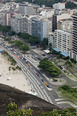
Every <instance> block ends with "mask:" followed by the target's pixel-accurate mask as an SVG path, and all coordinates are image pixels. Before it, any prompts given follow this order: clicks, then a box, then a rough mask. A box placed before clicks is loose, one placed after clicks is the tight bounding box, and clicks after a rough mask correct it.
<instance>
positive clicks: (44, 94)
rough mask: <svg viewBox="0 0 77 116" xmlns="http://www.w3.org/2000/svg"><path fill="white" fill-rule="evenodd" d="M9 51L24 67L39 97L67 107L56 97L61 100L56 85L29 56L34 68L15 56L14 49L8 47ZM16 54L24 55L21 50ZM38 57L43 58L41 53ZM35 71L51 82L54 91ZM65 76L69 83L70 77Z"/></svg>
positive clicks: (32, 52) (27, 77)
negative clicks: (48, 87) (59, 102)
mask: <svg viewBox="0 0 77 116" xmlns="http://www.w3.org/2000/svg"><path fill="white" fill-rule="evenodd" d="M3 46H4V45H3ZM6 49H7V48H6ZM7 51H8V52H9V54H10V55H11V56H12V57H14V59H15V60H16V61H17V63H18V65H19V66H20V67H21V68H22V72H23V73H24V75H25V77H26V79H28V80H29V81H30V84H31V87H32V90H35V91H36V92H37V96H38V97H40V98H42V99H44V100H46V101H48V102H50V103H53V104H54V105H58V106H61V107H64V108H66V104H64V103H62V104H58V101H56V99H58V100H59V96H58V95H57V94H56V92H55V91H54V90H57V87H56V86H55V85H52V84H51V83H50V82H49V81H47V79H45V77H44V76H43V75H42V74H41V72H40V71H39V70H38V69H37V68H36V67H35V66H34V65H33V64H32V63H31V62H30V60H29V58H28V63H29V64H30V65H31V67H32V68H30V67H28V65H27V64H26V63H25V62H24V60H22V59H17V58H16V57H15V55H14V52H13V51H10V50H8V49H7ZM14 51H16V52H18V51H17V50H16V49H14ZM30 52H31V54H33V55H38V54H36V53H35V52H34V51H32V50H30ZM16 55H17V56H18V57H19V58H21V57H22V54H20V52H18V53H17V54H16ZM38 57H40V59H42V58H43V57H42V56H40V55H38ZM35 71H36V72H37V73H38V74H39V76H40V77H42V78H43V81H47V83H48V84H49V86H50V88H52V91H51V92H49V91H48V89H47V87H46V86H45V85H44V82H42V81H41V79H40V78H39V76H37V75H36V72H35ZM64 78H66V80H67V81H68V83H69V79H68V77H65V76H64ZM71 83H72V81H71ZM60 100H61V99H60ZM60 100H59V101H60ZM61 101H62V100H61ZM67 106H68V107H69V106H70V105H69V104H67Z"/></svg>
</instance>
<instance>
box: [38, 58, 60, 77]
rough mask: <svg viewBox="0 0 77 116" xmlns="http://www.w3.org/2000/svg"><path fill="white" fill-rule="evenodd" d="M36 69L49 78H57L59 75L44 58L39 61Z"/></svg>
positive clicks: (56, 69) (58, 71) (55, 68)
mask: <svg viewBox="0 0 77 116" xmlns="http://www.w3.org/2000/svg"><path fill="white" fill-rule="evenodd" d="M38 67H39V68H41V69H43V70H44V71H46V72H47V73H48V74H50V75H51V76H58V75H59V74H60V73H61V71H60V70H59V69H58V68H57V67H56V66H55V65H54V64H53V63H52V62H51V61H48V59H46V58H45V59H43V60H41V61H40V63H39V65H38Z"/></svg>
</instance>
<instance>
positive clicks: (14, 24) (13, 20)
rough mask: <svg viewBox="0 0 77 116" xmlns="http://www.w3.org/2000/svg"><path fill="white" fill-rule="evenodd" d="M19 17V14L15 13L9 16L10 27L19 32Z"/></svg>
mask: <svg viewBox="0 0 77 116" xmlns="http://www.w3.org/2000/svg"><path fill="white" fill-rule="evenodd" d="M20 19H21V15H20V14H17V13H15V14H13V15H12V17H11V27H12V29H13V30H14V31H15V32H16V33H18V32H20V24H21V23H20Z"/></svg>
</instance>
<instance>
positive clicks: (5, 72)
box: [0, 53, 31, 93]
mask: <svg viewBox="0 0 77 116" xmlns="http://www.w3.org/2000/svg"><path fill="white" fill-rule="evenodd" d="M9 67H12V65H11V64H10V61H8V59H7V57H5V56H4V55H2V54H1V53H0V83H1V84H5V85H9V86H11V87H14V88H16V89H19V90H22V91H24V92H27V93H28V92H30V91H31V86H30V82H29V81H28V80H26V77H25V75H24V74H23V73H22V72H21V71H20V70H15V71H14V70H12V69H11V70H9Z"/></svg>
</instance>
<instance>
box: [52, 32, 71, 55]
mask: <svg viewBox="0 0 77 116" xmlns="http://www.w3.org/2000/svg"><path fill="white" fill-rule="evenodd" d="M54 39H55V47H56V48H57V49H59V50H60V51H61V52H64V53H65V54H68V55H69V50H71V49H72V34H71V33H69V32H65V31H62V30H55V32H54Z"/></svg>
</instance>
